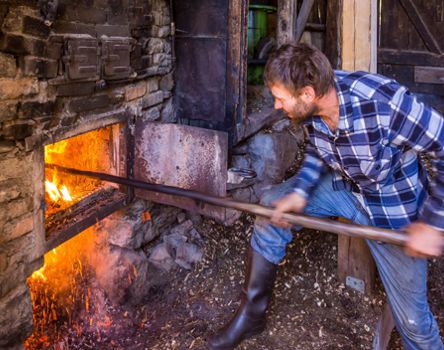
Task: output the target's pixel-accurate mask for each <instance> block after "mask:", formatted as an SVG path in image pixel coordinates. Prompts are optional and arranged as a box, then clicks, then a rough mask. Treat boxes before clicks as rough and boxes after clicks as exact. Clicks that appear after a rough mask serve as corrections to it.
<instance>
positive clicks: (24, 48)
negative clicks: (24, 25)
mask: <svg viewBox="0 0 444 350" xmlns="http://www.w3.org/2000/svg"><path fill="white" fill-rule="evenodd" d="M0 50H1V51H3V52H6V53H12V54H17V55H33V56H39V57H45V54H46V43H45V42H44V41H43V40H38V39H33V38H30V37H24V36H21V35H15V34H0Z"/></svg>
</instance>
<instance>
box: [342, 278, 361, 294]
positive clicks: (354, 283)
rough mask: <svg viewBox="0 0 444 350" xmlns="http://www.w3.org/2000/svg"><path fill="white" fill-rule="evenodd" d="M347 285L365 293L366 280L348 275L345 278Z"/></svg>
mask: <svg viewBox="0 0 444 350" xmlns="http://www.w3.org/2000/svg"><path fill="white" fill-rule="evenodd" d="M345 285H346V286H347V287H350V288H352V289H354V290H357V291H358V292H360V293H362V294H364V293H365V282H364V281H363V280H361V279H359V278H356V277H352V276H347V278H346V279H345Z"/></svg>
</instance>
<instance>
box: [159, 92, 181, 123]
mask: <svg viewBox="0 0 444 350" xmlns="http://www.w3.org/2000/svg"><path fill="white" fill-rule="evenodd" d="M160 120H161V121H162V122H163V123H175V122H176V120H177V116H176V110H175V108H174V104H173V99H172V98H170V99H169V100H168V101H166V102H165V103H164V104H163V108H162V111H161V113H160Z"/></svg>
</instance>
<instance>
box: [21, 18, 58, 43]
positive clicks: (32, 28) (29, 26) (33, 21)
mask: <svg viewBox="0 0 444 350" xmlns="http://www.w3.org/2000/svg"><path fill="white" fill-rule="evenodd" d="M23 33H25V34H28V35H31V36H36V37H40V38H43V39H46V38H48V36H49V34H50V33H51V29H50V28H49V27H48V26H47V25H45V23H44V22H43V21H42V20H41V19H39V18H34V17H30V16H25V17H23Z"/></svg>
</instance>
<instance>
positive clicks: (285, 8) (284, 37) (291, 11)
mask: <svg viewBox="0 0 444 350" xmlns="http://www.w3.org/2000/svg"><path fill="white" fill-rule="evenodd" d="M297 8H298V2H297V0H278V27H277V44H278V46H280V45H282V44H285V43H288V42H292V41H294V40H295V36H294V35H295V28H296V18H297Z"/></svg>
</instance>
